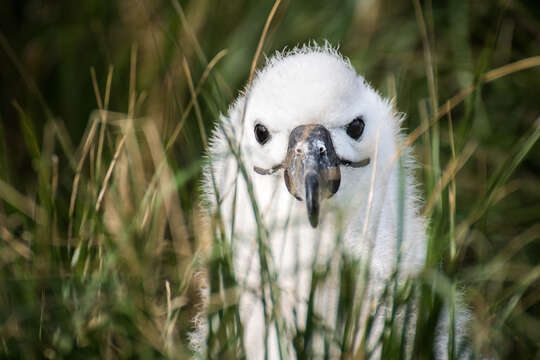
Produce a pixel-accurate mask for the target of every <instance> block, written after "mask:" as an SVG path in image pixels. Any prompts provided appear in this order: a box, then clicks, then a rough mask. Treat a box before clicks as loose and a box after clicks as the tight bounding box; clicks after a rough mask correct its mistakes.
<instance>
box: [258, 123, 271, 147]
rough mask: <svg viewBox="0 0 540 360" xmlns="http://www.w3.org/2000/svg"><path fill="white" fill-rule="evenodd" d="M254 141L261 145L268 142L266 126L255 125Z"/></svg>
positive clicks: (268, 133)
mask: <svg viewBox="0 0 540 360" xmlns="http://www.w3.org/2000/svg"><path fill="white" fill-rule="evenodd" d="M255 139H257V142H258V143H259V144H261V145H264V144H266V142H267V141H268V140H270V132H269V131H268V129H267V128H266V126H264V125H261V124H257V125H255Z"/></svg>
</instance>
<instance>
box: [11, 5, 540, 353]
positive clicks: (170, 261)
mask: <svg viewBox="0 0 540 360" xmlns="http://www.w3.org/2000/svg"><path fill="white" fill-rule="evenodd" d="M416 3H417V4H419V5H420V7H416V8H415V5H414V4H415V2H414V1H405V0H404V1H390V0H382V1H376V0H365V1H364V0H358V1H352V0H343V1H338V2H328V1H322V0H312V1H292V0H289V1H288V0H284V1H283V2H282V4H281V5H280V7H279V9H278V12H277V13H276V16H275V18H274V20H273V22H272V26H271V27H270V30H269V33H268V35H267V39H266V42H265V45H264V47H263V51H264V53H265V54H271V53H272V52H273V51H275V50H279V49H282V48H284V47H289V48H291V47H294V46H295V45H297V44H302V43H305V42H308V41H311V40H316V41H323V40H324V39H327V40H329V41H330V42H331V43H332V44H339V46H340V50H341V52H343V53H344V54H345V55H346V56H348V57H349V58H350V59H351V62H352V64H353V65H354V66H355V68H356V69H357V70H358V72H359V73H362V74H365V77H366V79H367V80H368V81H369V82H370V83H371V84H372V85H373V86H374V87H375V88H377V89H380V91H381V92H382V93H383V94H385V95H387V96H388V95H393V94H394V93H395V95H396V97H397V104H396V105H397V109H398V110H399V111H402V112H405V113H407V120H406V122H405V126H406V128H407V129H409V131H408V132H410V131H412V130H413V129H415V128H417V127H418V126H420V125H421V124H422V122H424V123H425V122H426V121H427V119H428V118H430V117H431V116H433V114H434V113H435V111H434V107H435V106H439V107H441V106H444V104H445V102H446V101H447V100H448V99H450V98H451V97H452V96H454V95H456V94H457V93H459V92H460V91H462V90H463V89H467V88H468V87H470V86H472V85H474V86H475V89H474V91H472V93H471V94H470V95H469V96H467V97H466V99H465V100H464V101H463V102H462V103H460V104H459V105H458V106H456V107H455V108H454V109H453V110H452V113H451V118H452V124H453V126H452V128H451V129H450V128H449V126H448V124H449V122H448V119H447V116H444V117H443V118H442V119H441V120H440V122H439V123H438V125H437V126H434V127H433V128H431V130H430V131H428V132H427V133H426V135H424V136H422V137H421V138H420V139H419V140H418V141H417V142H416V143H415V150H416V151H415V152H416V154H417V156H418V158H419V161H420V163H421V164H422V165H423V166H422V168H421V169H420V170H419V177H420V179H421V180H422V183H423V184H424V192H425V194H426V199H429V198H430V195H431V194H433V193H436V194H438V192H437V183H438V181H439V179H440V178H441V173H442V172H443V171H444V169H445V168H446V166H447V165H448V164H449V163H450V162H451V161H452V158H453V157H452V150H451V149H452V146H451V141H450V139H452V138H453V137H452V136H451V132H450V131H451V130H452V132H453V133H454V134H455V151H456V153H457V154H458V155H459V154H463V153H464V152H465V153H466V151H465V150H467V151H470V150H471V149H474V151H472V152H471V153H470V159H468V161H466V162H465V164H464V166H463V168H462V169H461V170H460V171H459V173H458V174H457V175H456V176H455V185H452V186H450V187H449V189H455V190H450V191H451V192H452V191H454V193H455V216H454V211H453V210H451V209H454V208H453V206H454V203H453V201H451V200H448V199H452V198H453V197H452V196H453V195H452V194H453V193H452V194H448V192H449V190H448V189H447V188H446V187H445V188H444V189H443V190H442V192H441V193H440V194H438V195H440V197H439V196H437V201H436V202H435V203H434V206H433V209H432V210H431V211H430V212H429V215H431V230H430V231H431V239H436V240H437V239H438V240H437V241H435V244H436V245H434V246H435V247H436V248H437V249H438V250H437V251H434V252H433V254H436V255H437V256H435V258H433V259H431V261H432V262H433V264H435V265H437V264H439V263H442V264H443V265H444V266H443V267H444V269H445V271H446V272H447V273H448V274H450V276H455V277H456V278H457V279H460V280H461V281H462V282H463V283H464V284H466V287H467V289H468V291H467V302H468V303H469V304H470V305H471V307H472V309H473V312H474V313H475V314H476V315H477V320H476V321H475V324H474V325H473V328H474V334H475V337H476V340H477V342H476V344H477V347H478V349H480V350H482V351H484V352H485V353H488V354H492V355H495V356H498V357H500V358H506V357H509V356H514V357H519V358H523V359H530V358H535V357H538V356H540V350H539V349H540V295H539V294H540V268H539V267H538V266H539V265H538V264H540V243H539V241H538V240H539V238H540V222H539V220H540V145H538V143H537V142H536V139H537V138H538V134H537V133H538V117H539V115H540V100H539V99H540V96H539V91H538V89H539V87H540V68H539V67H533V68H530V69H526V70H523V71H516V72H513V71H510V74H509V75H507V76H505V77H502V78H499V79H496V80H494V81H492V82H489V83H484V82H483V78H482V76H483V74H485V73H486V72H488V71H490V70H492V69H496V68H499V67H501V66H504V65H507V64H510V63H513V62H515V61H519V60H522V59H528V58H533V57H535V56H539V55H540V3H538V2H537V1H532V0H531V1H512V0H508V1H483V2H474V1H464V0H450V1H445V2H431V1H425V2H416ZM272 6H273V2H272V1H247V0H238V1H210V0H192V1H176V0H172V1H169V0H154V1H150V0H136V1H127V0H114V1H80V2H73V1H43V0H28V1H18V0H7V1H4V2H3V4H2V6H1V7H0V91H1V93H0V237H1V239H2V240H1V242H0V340H1V344H0V354H1V355H0V357H10V358H42V357H47V358H62V357H66V358H73V357H96V358H119V357H121V358H124V357H132V356H138V357H149V358H152V357H164V356H165V357H173V358H179V357H180V358H181V357H183V356H185V355H186V354H187V352H186V348H185V334H186V332H187V331H188V330H189V326H188V325H189V319H190V317H191V316H192V314H193V312H194V311H196V310H195V308H196V307H194V305H193V304H194V302H196V296H195V295H194V294H195V293H196V290H195V289H196V285H193V283H192V282H191V280H190V279H191V277H192V274H191V269H192V265H193V263H196V262H198V261H199V259H200V256H199V255H198V254H199V250H198V249H199V247H200V246H201V244H203V245H204V244H206V245H207V244H208V238H209V235H208V234H207V230H205V229H204V226H203V224H201V221H200V217H201V216H200V208H199V207H198V205H197V204H198V199H199V180H200V169H201V167H200V166H201V164H202V156H203V149H204V144H203V141H202V140H201V135H200V129H199V125H198V124H199V121H202V122H203V125H204V128H205V129H206V131H209V130H210V129H211V128H212V126H213V124H214V122H215V120H216V117H217V114H218V113H219V112H226V109H227V106H228V104H229V103H230V102H231V101H232V100H233V98H234V97H235V96H236V95H237V93H238V90H239V89H241V88H242V87H243V85H244V84H245V82H246V80H247V78H248V75H249V69H250V66H251V62H252V59H253V56H254V54H255V50H256V48H257V43H258V41H259V37H260V34H261V32H262V29H263V26H264V23H265V21H266V18H267V16H268V13H269V12H270V9H271V8H272ZM419 8H420V9H421V13H419V11H418V9H419ZM422 21H423V22H424V23H425V26H422ZM422 29H425V30H426V34H425V37H423V33H422V31H423V30H422ZM426 44H428V45H427V53H429V56H427V55H426ZM224 49H226V53H223V52H221V51H222V50H224ZM220 52H221V53H220ZM216 55H217V58H216V62H215V67H214V68H212V69H211V71H210V73H209V74H210V75H209V76H208V71H206V72H205V70H206V69H208V68H207V66H208V64H209V63H211V64H212V66H213V65H214V63H213V62H212V59H214V58H215V57H216ZM429 57H431V61H432V64H431V65H430V64H429ZM431 69H432V72H433V74H434V76H433V79H432V81H431V80H430V77H429V73H430V71H431ZM92 74H94V75H92ZM93 77H94V79H95V81H93ZM201 79H203V81H202V82H203V83H204V84H202V86H201V88H200V90H201V91H200V96H199V97H198V98H197V100H196V101H195V102H193V99H194V98H193V97H192V95H191V92H192V91H191V90H190V84H192V86H193V88H194V89H195V88H198V84H199V82H200V81H201ZM206 79H208V81H206ZM96 89H97V91H96ZM96 93H99V94H98V95H96ZM98 108H106V109H108V110H109V112H95V111H94V110H96V109H98ZM179 124H182V126H181V128H179ZM178 129H180V131H179V132H177V133H178V134H179V135H178V136H177V137H176V136H175V135H174V134H175V133H176V132H175V130H178ZM169 143H170V144H172V146H170V147H168V146H166V144H169ZM100 144H101V145H100ZM467 144H469V145H471V144H473V145H474V147H473V148H467ZM525 150H527V151H525ZM521 155H523V156H521ZM525 155H526V156H525ZM518 160H519V161H518ZM521 160H522V161H521ZM111 165H112V166H111ZM514 165H516V166H517V165H519V166H517V168H516V169H515V171H514V172H513V173H510V170H513V166H514ZM109 170H110V171H109ZM74 189H75V191H74ZM449 202H452V204H450V203H449ZM484 205H485V206H484ZM462 224H466V225H467V226H464V227H461V228H460V227H459V225H462ZM454 230H456V231H458V233H459V234H458V235H459V236H458V237H457V241H458V244H457V245H458V254H457V255H456V254H452V251H451V249H449V247H448V246H447V245H446V244H447V239H448V238H449V237H453V236H454V235H455V234H454ZM461 230H463V231H462V232H459V231H461ZM441 239H442V240H441ZM441 258H442V259H445V261H442V262H441V260H440V259H441Z"/></svg>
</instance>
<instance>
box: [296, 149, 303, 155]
mask: <svg viewBox="0 0 540 360" xmlns="http://www.w3.org/2000/svg"><path fill="white" fill-rule="evenodd" d="M296 153H297V154H298V155H300V154H301V153H302V149H301V148H300V147H297V148H296Z"/></svg>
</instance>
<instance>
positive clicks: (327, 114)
mask: <svg viewBox="0 0 540 360" xmlns="http://www.w3.org/2000/svg"><path fill="white" fill-rule="evenodd" d="M233 112H236V114H237V115H236V118H237V121H239V122H241V126H239V129H241V130H240V131H241V133H242V142H241V147H242V149H241V150H242V152H243V154H244V155H245V158H246V165H247V166H246V167H247V169H248V171H249V172H250V173H251V175H252V176H253V182H254V183H257V181H258V179H260V180H261V181H262V179H263V178H268V177H278V178H279V181H280V182H281V183H282V184H283V185H284V186H285V187H286V189H287V191H288V192H289V193H290V196H291V197H293V198H295V199H297V200H298V201H301V202H305V209H306V212H307V218H308V219H309V223H310V224H311V226H312V227H313V228H315V227H317V226H318V224H319V221H320V213H321V208H322V206H323V205H324V203H325V202H327V201H333V202H334V203H339V204H341V205H347V204H348V203H351V201H355V199H365V198H366V195H367V194H368V192H369V190H370V183H371V181H373V180H372V177H371V175H372V174H371V171H370V169H373V166H374V164H375V163H376V162H383V163H388V161H389V159H390V155H391V154H392V153H393V152H394V150H395V143H396V141H395V140H396V136H397V133H398V129H399V123H398V121H396V118H397V117H396V116H395V114H394V113H393V111H392V106H391V104H390V103H389V102H388V101H386V100H384V99H383V98H381V96H379V95H378V94H377V93H376V92H375V91H374V90H373V89H372V88H371V87H370V86H369V85H368V84H367V83H366V81H365V80H364V79H363V78H362V77H361V76H358V75H357V73H356V72H355V70H354V69H353V67H352V66H351V64H350V62H349V61H348V60H346V59H344V58H343V57H342V56H341V55H339V54H338V53H337V51H336V50H334V49H332V48H330V47H328V46H326V47H313V46H310V47H303V48H300V49H295V50H293V51H290V52H288V53H285V54H283V53H278V54H277V55H275V56H274V57H272V58H270V59H269V60H268V62H267V64H266V66H265V67H264V68H263V69H262V70H260V71H259V72H258V73H257V74H256V76H255V78H254V80H253V82H252V83H251V85H250V86H249V87H248V88H247V89H246V92H245V94H244V96H243V97H242V98H241V99H240V100H239V101H237V103H236V104H235V106H234V109H233ZM376 148H377V150H376ZM381 169H382V167H381Z"/></svg>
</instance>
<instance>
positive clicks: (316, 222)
mask: <svg viewBox="0 0 540 360" xmlns="http://www.w3.org/2000/svg"><path fill="white" fill-rule="evenodd" d="M309 223H310V224H311V227H312V228H314V229H316V228H317V226H318V225H319V217H318V216H316V215H310V216H309Z"/></svg>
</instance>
